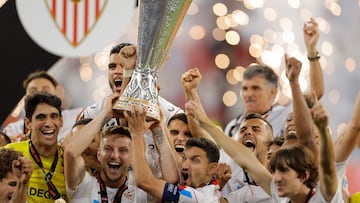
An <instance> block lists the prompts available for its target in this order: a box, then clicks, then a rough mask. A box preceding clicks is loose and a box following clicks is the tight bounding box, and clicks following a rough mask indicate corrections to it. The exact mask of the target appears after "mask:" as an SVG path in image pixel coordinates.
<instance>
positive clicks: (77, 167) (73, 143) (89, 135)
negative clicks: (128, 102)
mask: <svg viewBox="0 0 360 203" xmlns="http://www.w3.org/2000/svg"><path fill="white" fill-rule="evenodd" d="M118 97H119V94H117V93H114V94H112V95H110V96H109V97H107V98H106V100H105V101H104V105H103V109H102V111H101V113H100V114H99V115H98V116H97V117H96V118H95V119H94V120H92V121H91V122H90V123H89V124H87V125H86V126H84V127H83V128H82V129H81V130H80V131H78V132H77V134H76V135H74V136H73V137H72V138H71V140H70V141H69V142H68V143H67V144H66V146H65V152H64V162H65V163H64V175H65V182H66V184H67V186H68V187H69V188H70V189H75V187H76V186H78V185H79V184H80V182H81V181H82V180H83V178H84V177H85V171H86V165H85V161H84V159H83V157H82V156H81V154H82V153H83V151H84V150H85V149H86V148H87V147H88V146H89V144H90V143H91V141H92V140H93V139H94V137H95V136H96V135H97V134H98V133H99V131H100V129H101V127H102V124H103V121H104V120H105V118H111V117H112V115H113V114H112V106H113V102H115V101H116V99H117V98H118Z"/></svg>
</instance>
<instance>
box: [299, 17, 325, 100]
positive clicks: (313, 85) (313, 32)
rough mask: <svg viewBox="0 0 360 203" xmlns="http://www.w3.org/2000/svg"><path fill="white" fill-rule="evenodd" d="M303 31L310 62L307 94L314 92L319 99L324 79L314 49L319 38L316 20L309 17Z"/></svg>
mask: <svg viewBox="0 0 360 203" xmlns="http://www.w3.org/2000/svg"><path fill="white" fill-rule="evenodd" d="M303 33H304V41H305V46H306V50H307V54H308V58H309V63H310V72H309V76H310V92H309V94H312V92H315V93H316V96H317V98H318V99H319V100H320V98H321V97H322V96H323V95H324V89H325V88H324V79H323V73H322V69H321V65H320V61H319V59H320V58H319V56H320V55H319V52H318V50H317V49H316V45H317V42H318V40H319V36H320V34H319V27H318V24H317V22H316V21H315V20H314V19H313V18H310V20H309V21H308V22H307V23H304V27H303Z"/></svg>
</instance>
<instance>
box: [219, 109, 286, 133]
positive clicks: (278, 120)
mask: <svg viewBox="0 0 360 203" xmlns="http://www.w3.org/2000/svg"><path fill="white" fill-rule="evenodd" d="M292 111H293V105H292V103H290V104H287V105H286V106H283V105H273V106H272V108H271V110H270V111H269V112H268V115H269V116H268V117H267V118H266V120H267V121H269V123H270V124H271V126H272V128H273V132H274V137H277V136H280V135H282V134H283V130H284V127H285V122H286V118H287V116H288V115H289V113H291V112H292ZM245 115H246V113H243V114H241V115H240V116H238V117H237V118H234V119H233V120H231V121H230V122H229V123H228V124H227V125H226V127H225V134H226V135H228V136H230V137H232V138H234V139H235V140H239V128H240V124H241V122H242V120H243V119H244V116H245Z"/></svg>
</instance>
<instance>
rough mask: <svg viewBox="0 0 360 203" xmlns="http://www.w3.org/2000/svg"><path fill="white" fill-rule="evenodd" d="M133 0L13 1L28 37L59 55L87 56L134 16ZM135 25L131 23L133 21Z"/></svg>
mask: <svg viewBox="0 0 360 203" xmlns="http://www.w3.org/2000/svg"><path fill="white" fill-rule="evenodd" d="M135 5H136V1H134V0H36V1H28V0H17V1H16V8H17V12H18V15H19V17H20V21H21V23H22V25H23V27H24V28H25V30H26V32H27V33H28V34H29V35H30V36H31V38H32V39H33V40H34V41H35V42H36V43H37V44H39V45H40V46H41V47H42V48H44V49H45V50H47V51H49V52H51V53H53V54H56V55H60V56H67V57H79V56H87V55H90V54H93V53H95V52H98V51H100V50H101V49H103V48H104V47H106V46H107V45H109V44H110V43H111V42H113V41H116V40H117V39H118V38H119V37H120V36H121V34H123V32H125V28H126V27H127V26H128V25H129V23H131V18H132V17H134V12H135V10H136V9H135ZM134 23H135V22H134Z"/></svg>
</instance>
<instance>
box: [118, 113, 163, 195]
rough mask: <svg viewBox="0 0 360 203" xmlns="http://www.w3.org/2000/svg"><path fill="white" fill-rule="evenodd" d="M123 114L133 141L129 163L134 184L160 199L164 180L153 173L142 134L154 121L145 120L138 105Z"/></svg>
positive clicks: (144, 115)
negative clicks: (147, 159)
mask: <svg viewBox="0 0 360 203" xmlns="http://www.w3.org/2000/svg"><path fill="white" fill-rule="evenodd" d="M124 115H125V119H126V120H127V122H128V125H129V132H130V135H131V139H132V143H133V144H132V147H131V156H132V162H131V164H132V167H133V170H134V176H135V182H136V185H137V186H138V187H140V188H141V189H143V190H144V191H145V192H147V193H149V194H150V195H151V196H153V197H155V198H156V199H158V200H161V198H162V194H163V191H164V186H165V181H164V180H161V179H158V178H156V177H155V176H154V175H153V173H152V172H151V169H150V166H149V164H148V162H147V161H146V157H145V153H144V152H145V140H144V134H145V132H146V130H147V129H148V128H149V127H150V126H151V124H153V123H154V122H153V121H152V122H146V112H144V111H143V110H139V107H138V106H134V107H133V108H132V110H131V113H130V114H129V113H128V112H125V113H124Z"/></svg>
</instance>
